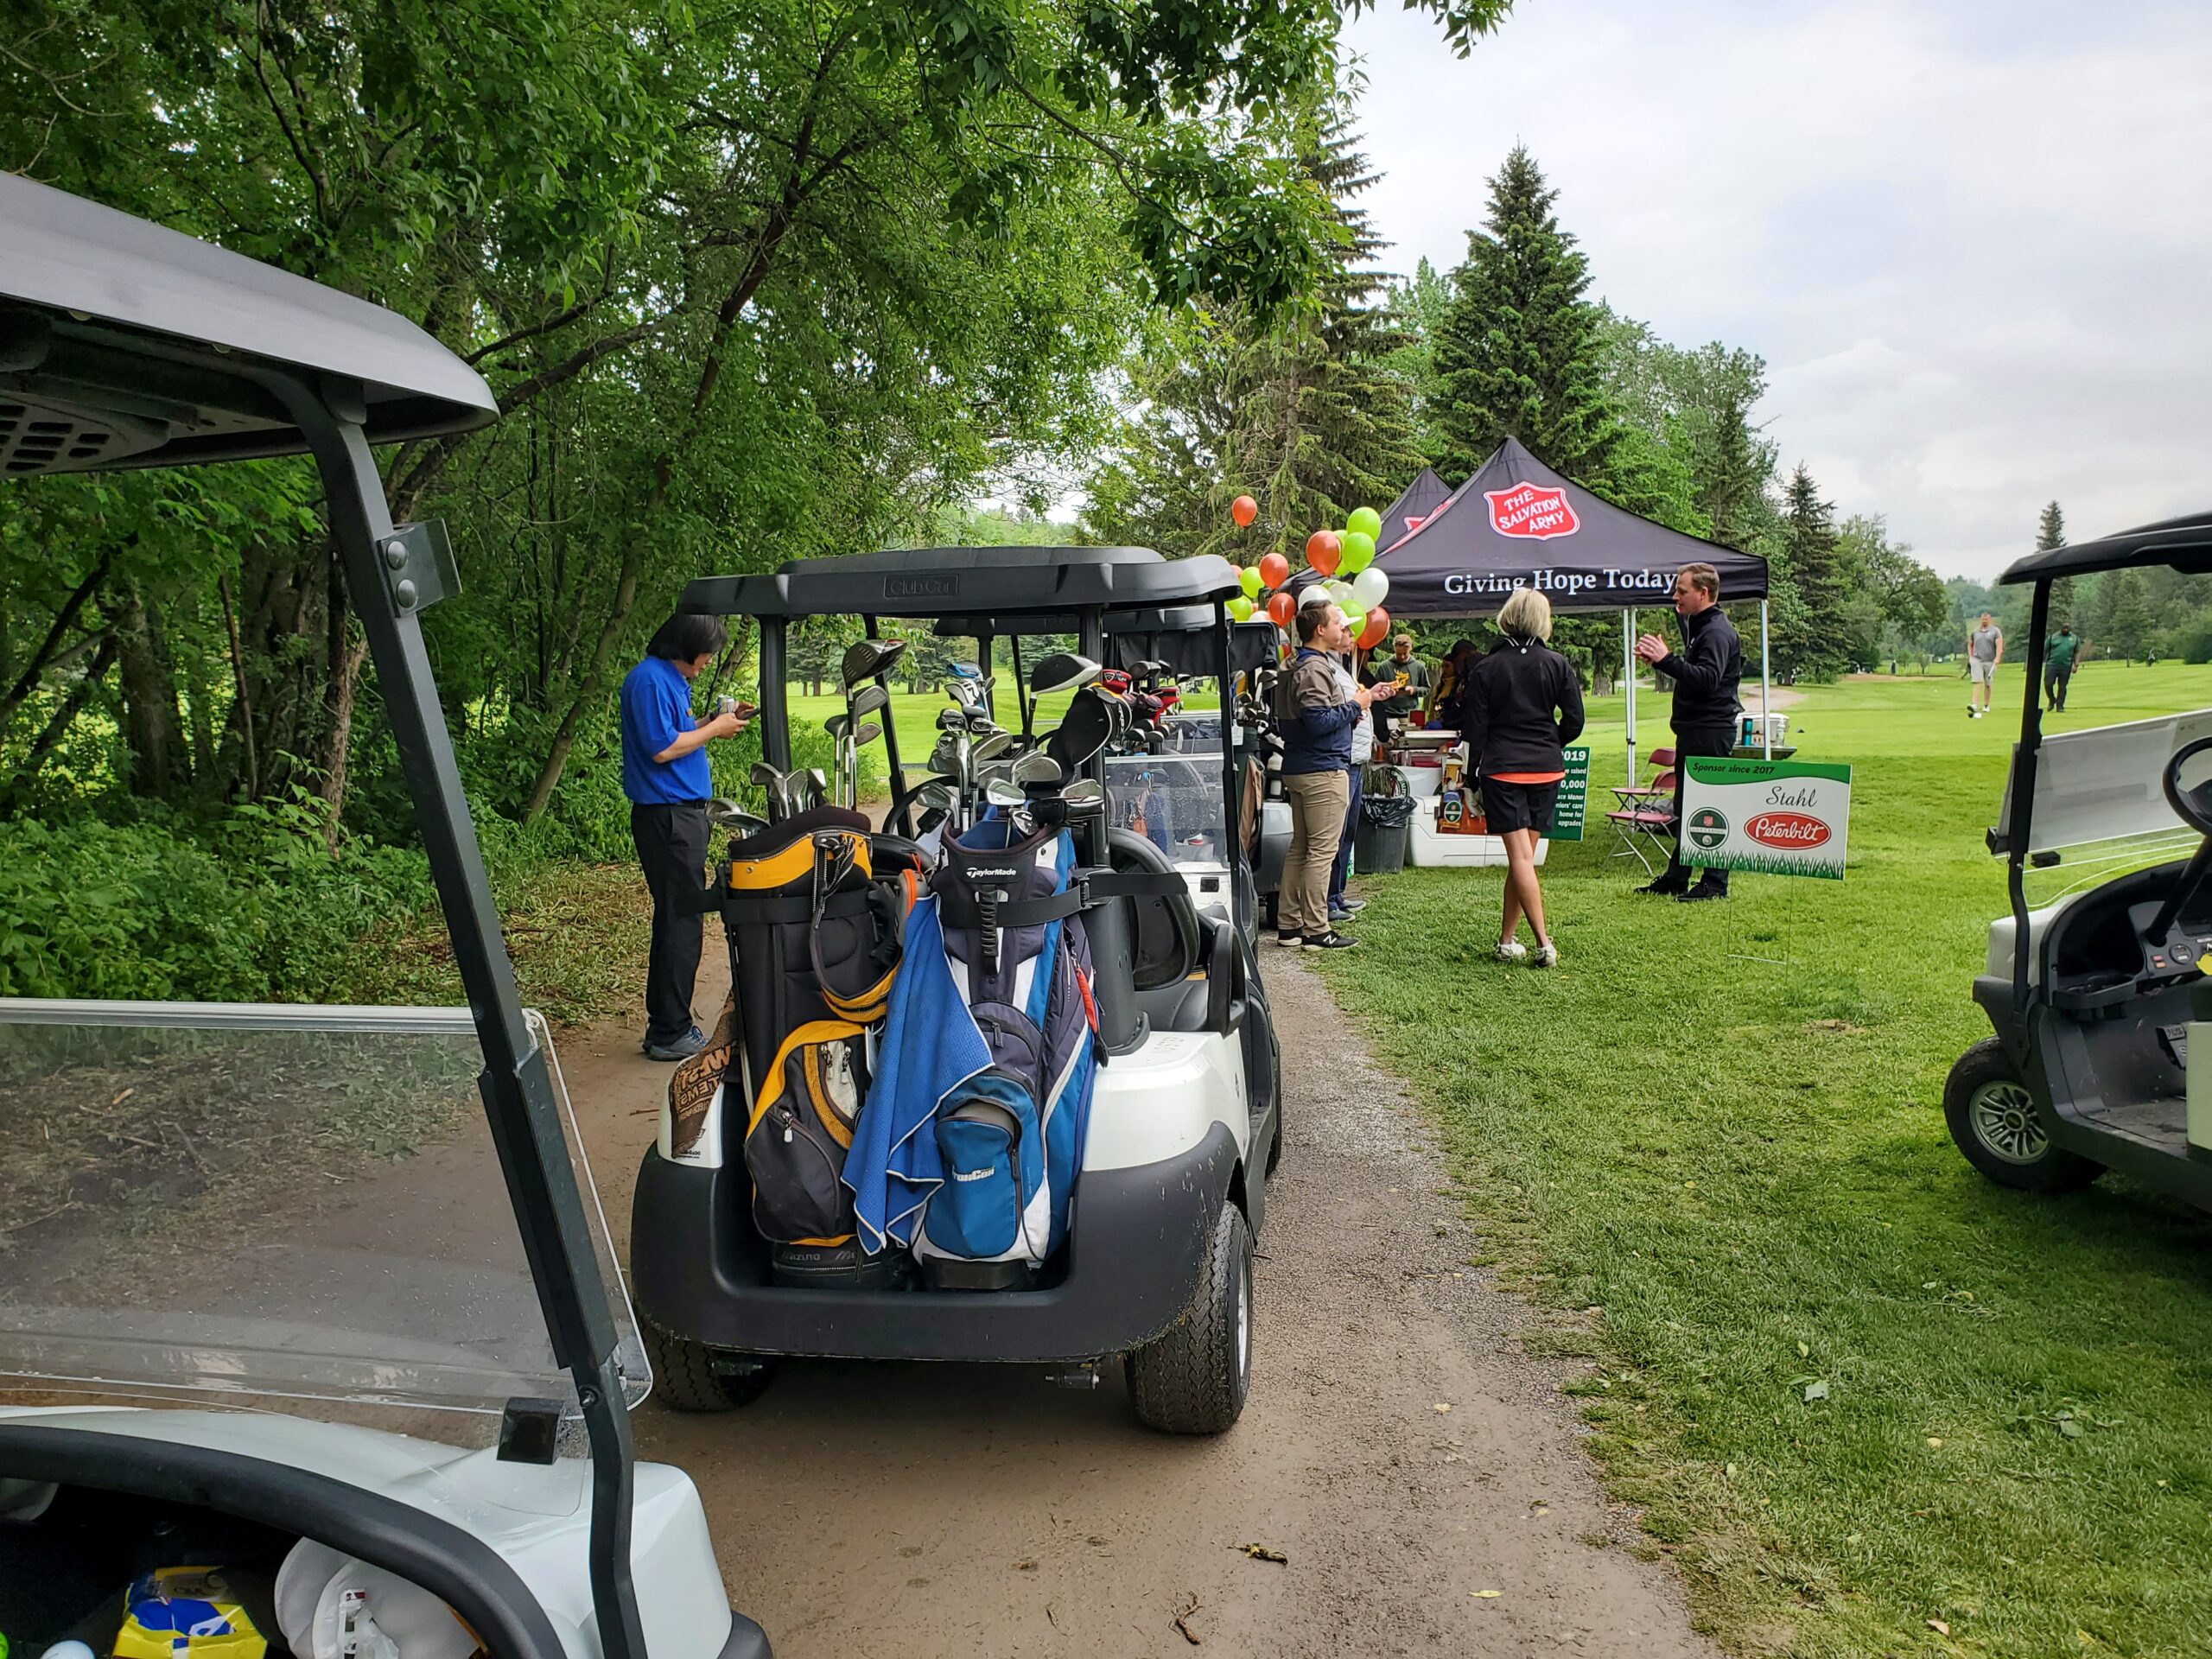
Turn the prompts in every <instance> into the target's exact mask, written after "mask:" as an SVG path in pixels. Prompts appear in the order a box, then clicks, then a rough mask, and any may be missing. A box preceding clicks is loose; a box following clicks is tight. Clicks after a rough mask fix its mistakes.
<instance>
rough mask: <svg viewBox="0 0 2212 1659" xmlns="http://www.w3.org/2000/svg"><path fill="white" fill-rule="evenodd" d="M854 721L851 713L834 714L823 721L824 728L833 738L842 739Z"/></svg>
mask: <svg viewBox="0 0 2212 1659" xmlns="http://www.w3.org/2000/svg"><path fill="white" fill-rule="evenodd" d="M852 723H853V717H852V716H851V715H830V716H829V719H827V720H825V721H823V722H822V729H823V730H824V731H826V732H828V733H829V735H830V737H831V738H832V739H834V740H836V741H842V740H843V738H844V735H845V732H846V730H847V728H849V727H850V726H851V725H852Z"/></svg>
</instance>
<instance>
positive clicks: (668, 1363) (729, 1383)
mask: <svg viewBox="0 0 2212 1659" xmlns="http://www.w3.org/2000/svg"><path fill="white" fill-rule="evenodd" d="M638 1334H639V1336H641V1337H642V1338H645V1357H646V1358H647V1359H649V1360H651V1361H652V1368H653V1397H654V1398H655V1399H657V1400H658V1401H659V1402H661V1403H662V1404H663V1405H664V1406H666V1407H668V1408H670V1409H671V1410H672V1411H735V1410H737V1409H738V1408H740V1407H741V1406H749V1405H751V1404H752V1403H753V1402H754V1401H755V1400H758V1399H759V1398H760V1396H761V1395H764V1394H766V1392H767V1391H768V1385H769V1384H770V1383H773V1382H774V1381H775V1380H776V1362H775V1361H774V1360H773V1359H772V1358H770V1357H767V1356H766V1355H764V1354H748V1355H746V1356H744V1357H742V1359H741V1362H740V1363H741V1367H742V1369H731V1363H730V1362H731V1360H732V1359H734V1358H737V1357H736V1356H723V1357H721V1367H722V1368H721V1370H717V1369H715V1362H716V1352H715V1350H714V1349H712V1348H709V1347H708V1346H707V1344H705V1343H703V1342H694V1341H692V1340H691V1338H689V1337H679V1336H677V1334H676V1333H675V1332H672V1331H664V1330H662V1329H661V1328H660V1327H659V1326H658V1325H655V1324H653V1323H652V1320H650V1319H640V1320H639V1321H638Z"/></svg>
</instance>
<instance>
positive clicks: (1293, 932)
mask: <svg viewBox="0 0 2212 1659" xmlns="http://www.w3.org/2000/svg"><path fill="white" fill-rule="evenodd" d="M1275 943H1276V944H1283V945H1288V946H1289V947H1290V948H1291V949H1292V950H1296V949H1297V948H1298V947H1299V946H1300V945H1301V944H1305V943H1306V936H1305V935H1304V934H1302V933H1300V931H1298V930H1297V929H1296V928H1294V927H1279V928H1277V929H1276V930H1275Z"/></svg>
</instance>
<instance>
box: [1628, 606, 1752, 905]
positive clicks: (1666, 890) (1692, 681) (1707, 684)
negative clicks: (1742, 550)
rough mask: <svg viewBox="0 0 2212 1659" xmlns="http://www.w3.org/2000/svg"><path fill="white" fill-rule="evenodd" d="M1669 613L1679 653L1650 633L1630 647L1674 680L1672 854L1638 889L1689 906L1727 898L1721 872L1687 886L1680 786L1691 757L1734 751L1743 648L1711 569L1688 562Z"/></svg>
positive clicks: (1707, 874)
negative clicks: (1677, 629)
mask: <svg viewBox="0 0 2212 1659" xmlns="http://www.w3.org/2000/svg"><path fill="white" fill-rule="evenodd" d="M1675 615H1676V616H1678V617H1680V618H1681V622H1682V649H1681V652H1680V653H1679V654H1677V653H1676V652H1672V651H1670V650H1669V649H1668V647H1667V642H1666V641H1665V640H1664V639H1661V638H1660V637H1659V636H1658V635H1657V634H1656V633H1647V634H1645V635H1644V636H1643V638H1642V639H1639V640H1637V642H1636V654H1637V658H1639V659H1640V660H1642V661H1643V662H1646V663H1649V664H1651V666H1652V667H1654V668H1656V669H1657V670H1658V671H1659V672H1661V673H1662V674H1665V675H1669V676H1671V677H1673V679H1674V682H1675V709H1674V716H1673V721H1674V728H1675V856H1674V858H1673V860H1672V861H1670V862H1669V864H1668V866H1667V870H1666V874H1663V875H1662V876H1661V877H1660V878H1659V879H1658V880H1656V881H1654V882H1653V883H1652V884H1651V885H1650V886H1649V887H1640V888H1638V889H1637V891H1638V892H1640V893H1662V894H1665V895H1667V896H1669V897H1671V898H1676V899H1681V900H1683V901H1684V902H1685V903H1689V902H1692V901H1694V900H1697V899H1726V897H1727V896H1728V872H1727V871H1726V870H1711V869H1709V870H1707V871H1705V872H1704V873H1703V874H1700V876H1699V878H1698V883H1697V885H1696V886H1695V887H1692V886H1691V885H1690V873H1689V868H1688V866H1687V865H1686V864H1684V863H1683V862H1682V842H1681V833H1682V783H1683V780H1684V779H1686V778H1688V775H1689V768H1688V766H1687V765H1685V764H1684V763H1685V762H1686V761H1688V760H1689V758H1690V757H1691V756H1692V755H1726V753H1728V752H1729V751H1730V750H1732V749H1733V748H1734V747H1736V733H1737V730H1738V726H1739V724H1740V722H1741V721H1742V719H1743V714H1744V705H1743V704H1742V703H1741V702H1738V700H1737V696H1736V690H1737V687H1738V685H1739V684H1741V683H1742V682H1743V678H1744V646H1743V642H1742V641H1741V640H1739V639H1737V637H1736V626H1735V624H1734V623H1732V622H1731V621H1729V620H1728V619H1727V618H1726V616H1724V615H1722V614H1721V612H1720V573H1719V571H1717V570H1715V569H1713V567H1712V566H1711V565H1709V564H1686V565H1684V566H1683V567H1682V568H1681V569H1680V570H1679V571H1677V572H1675Z"/></svg>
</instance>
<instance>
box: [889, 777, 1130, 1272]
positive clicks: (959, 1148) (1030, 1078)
mask: <svg viewBox="0 0 2212 1659" xmlns="http://www.w3.org/2000/svg"><path fill="white" fill-rule="evenodd" d="M1074 862H1075V847H1074V842H1073V841H1072V839H1071V837H1070V836H1069V835H1068V834H1067V832H1066V831H1065V829H1058V828H1046V829H1040V830H1038V831H1036V832H1034V833H1032V834H1028V835H1024V834H1022V833H1021V831H1020V829H1018V828H1017V827H1016V826H1015V824H1014V822H1013V821H1012V820H1011V819H1007V818H987V819H985V820H983V821H982V823H977V824H976V825H975V826H974V827H973V828H971V829H969V830H968V831H967V832H966V833H965V834H964V835H963V836H961V837H960V838H959V840H958V841H957V842H948V843H947V844H946V845H945V847H944V855H943V857H942V858H941V860H940V861H939V862H938V866H937V868H936V869H935V870H934V871H933V872H932V873H931V876H930V878H929V882H928V891H927V892H926V893H924V894H923V895H922V897H921V898H920V899H918V900H917V902H916V903H915V905H914V907H913V910H912V913H911V914H910V915H909V916H908V917H907V918H906V957H905V961H904V963H903V965H902V967H901V969H900V971H899V976H898V979H897V981H896V982H895V983H894V984H893V987H892V991H891V999H890V1010H889V1014H888V1016H887V1020H886V1021H885V1025H884V1031H883V1039H882V1042H881V1045H880V1052H879V1060H878V1064H877V1067H876V1073H875V1077H874V1081H873V1083H872V1084H871V1087H870V1089H869V1092H868V1105H867V1108H866V1109H865V1110H864V1111H863V1112H862V1113H861V1136H860V1139H859V1140H858V1141H855V1145H854V1148H853V1151H852V1154H851V1155H850V1157H849V1159H848V1160H847V1163H846V1166H845V1167H846V1184H847V1185H848V1187H849V1188H850V1189H851V1190H852V1192H853V1193H854V1195H855V1201H856V1213H857V1217H858V1223H859V1226H860V1229H861V1239H862V1242H863V1243H866V1244H867V1245H868V1248H870V1249H887V1248H888V1247H890V1246H894V1245H896V1246H906V1247H910V1248H911V1249H912V1251H913V1253H914V1255H915V1256H916V1258H917V1259H918V1260H919V1261H920V1262H921V1263H922V1265H923V1269H924V1272H925V1274H926V1275H927V1276H928V1278H929V1279H930V1281H931V1282H932V1283H934V1284H938V1285H941V1286H944V1287H958V1288H969V1289H989V1288H1005V1287H1012V1286H1016V1285H1019V1284H1021V1283H1024V1282H1026V1281H1027V1278H1028V1276H1029V1274H1030V1273H1031V1271H1032V1270H1033V1268H1035V1267H1036V1265H1037V1264H1038V1263H1039V1262H1043V1261H1044V1260H1045V1259H1046V1257H1048V1256H1049V1255H1051V1254H1052V1252H1053V1251H1054V1250H1055V1249H1058V1247H1059V1243H1060V1241H1061V1240H1062V1238H1063V1237H1065V1235H1066V1232H1067V1223H1068V1205H1069V1199H1070V1198H1071V1195H1072V1193H1073V1191H1074V1186H1075V1180H1076V1174H1077V1170H1078V1169H1079V1168H1080V1166H1081V1165H1082V1161H1083V1147H1084V1132H1085V1129H1086V1128H1087V1127H1088V1122H1089V1118H1090V1096H1091V1088H1092V1084H1093V1081H1094V1079H1095V1077H1096V1053H1095V1051H1094V1047H1093V1038H1094V1035H1095V1033H1096V1027H1097V1018H1096V1005H1095V1004H1094V1002H1093V1001H1092V999H1091V990H1090V945H1089V942H1088V940H1087V939H1086V938H1085V937H1084V927H1083V921H1082V918H1081V917H1080V915H1079V914H1078V913H1077V912H1078V911H1079V909H1080V907H1081V905H1082V902H1083V899H1082V895H1081V894H1080V893H1078V892H1077V891H1075V890H1073V889H1071V887H1070V885H1069V875H1070V872H1071V869H1072V868H1073V866H1074Z"/></svg>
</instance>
